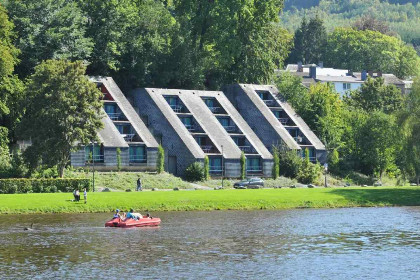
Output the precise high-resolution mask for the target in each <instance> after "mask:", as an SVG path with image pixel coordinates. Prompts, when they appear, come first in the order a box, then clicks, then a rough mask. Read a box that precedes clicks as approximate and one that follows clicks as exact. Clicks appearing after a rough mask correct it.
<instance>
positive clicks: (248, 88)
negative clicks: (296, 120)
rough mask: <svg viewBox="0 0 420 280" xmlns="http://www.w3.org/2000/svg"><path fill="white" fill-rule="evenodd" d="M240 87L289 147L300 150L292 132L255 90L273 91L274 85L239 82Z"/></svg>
mask: <svg viewBox="0 0 420 280" xmlns="http://www.w3.org/2000/svg"><path fill="white" fill-rule="evenodd" d="M239 87H241V89H242V90H243V91H244V92H245V94H246V95H247V96H248V97H249V99H251V101H252V102H253V103H254V105H255V106H256V107H257V109H258V110H259V111H260V112H261V114H262V115H263V116H264V117H265V118H266V120H267V121H268V122H269V123H270V124H271V126H272V127H273V128H274V130H275V131H276V132H277V134H278V135H279V136H280V138H281V139H282V140H283V141H284V143H285V144H286V145H287V147H289V149H293V150H300V146H299V145H298V144H297V143H296V141H295V140H294V139H293V137H292V136H291V135H290V133H289V132H288V131H287V130H286V128H284V126H283V125H282V124H281V123H280V122H279V120H278V119H277V118H276V116H274V114H273V113H272V112H271V111H270V109H268V107H267V105H266V104H265V103H264V101H262V100H261V98H260V97H259V96H258V95H257V93H256V92H255V91H256V90H268V91H272V90H273V87H272V86H260V85H249V84H248V85H247V84H239Z"/></svg>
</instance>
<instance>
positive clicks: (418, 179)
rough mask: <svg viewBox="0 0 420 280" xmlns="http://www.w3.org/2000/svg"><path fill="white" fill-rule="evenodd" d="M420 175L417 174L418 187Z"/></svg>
mask: <svg viewBox="0 0 420 280" xmlns="http://www.w3.org/2000/svg"><path fill="white" fill-rule="evenodd" d="M419 181H420V176H417V187H418V186H419Z"/></svg>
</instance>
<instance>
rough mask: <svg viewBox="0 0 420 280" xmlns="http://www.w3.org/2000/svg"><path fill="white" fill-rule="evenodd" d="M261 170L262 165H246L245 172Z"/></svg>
mask: <svg viewBox="0 0 420 280" xmlns="http://www.w3.org/2000/svg"><path fill="white" fill-rule="evenodd" d="M262 171H263V169H262V166H255V165H254V166H247V167H246V172H248V173H261V172H262Z"/></svg>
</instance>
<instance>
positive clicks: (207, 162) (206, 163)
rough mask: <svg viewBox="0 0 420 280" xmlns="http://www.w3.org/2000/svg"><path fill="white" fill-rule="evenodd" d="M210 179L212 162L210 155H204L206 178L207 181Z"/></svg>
mask: <svg viewBox="0 0 420 280" xmlns="http://www.w3.org/2000/svg"><path fill="white" fill-rule="evenodd" d="M209 179H210V163H209V157H208V156H205V157H204V180H205V181H207V180H209Z"/></svg>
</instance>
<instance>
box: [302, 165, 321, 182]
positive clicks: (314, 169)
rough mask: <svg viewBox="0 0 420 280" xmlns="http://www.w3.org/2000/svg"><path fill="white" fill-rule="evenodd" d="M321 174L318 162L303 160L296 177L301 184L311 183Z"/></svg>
mask: <svg viewBox="0 0 420 280" xmlns="http://www.w3.org/2000/svg"><path fill="white" fill-rule="evenodd" d="M321 174H322V167H321V166H320V165H319V164H313V163H311V162H307V161H305V162H304V164H303V165H302V167H301V168H300V170H299V172H298V175H297V178H296V179H297V180H298V181H299V182H300V183H302V184H313V183H315V181H317V179H318V178H319V177H320V176H321Z"/></svg>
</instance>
